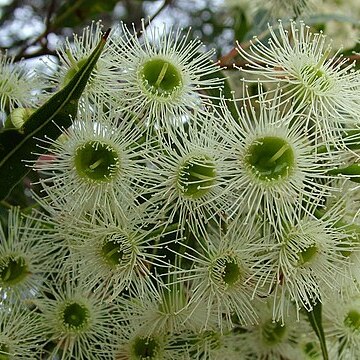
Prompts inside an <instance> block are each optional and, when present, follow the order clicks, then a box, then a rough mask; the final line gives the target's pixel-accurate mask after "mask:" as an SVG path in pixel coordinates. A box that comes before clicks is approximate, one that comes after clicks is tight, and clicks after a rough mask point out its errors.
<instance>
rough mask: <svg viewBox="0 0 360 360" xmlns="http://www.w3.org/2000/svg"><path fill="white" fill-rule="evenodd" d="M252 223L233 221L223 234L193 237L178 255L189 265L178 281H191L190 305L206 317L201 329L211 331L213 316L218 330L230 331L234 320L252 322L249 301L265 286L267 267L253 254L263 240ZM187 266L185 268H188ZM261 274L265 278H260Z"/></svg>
mask: <svg viewBox="0 0 360 360" xmlns="http://www.w3.org/2000/svg"><path fill="white" fill-rule="evenodd" d="M259 230H260V229H259V227H258V226H256V225H255V224H251V225H249V224H244V223H243V222H240V221H238V222H235V223H233V224H231V226H230V227H229V229H227V230H226V231H224V230H223V229H221V227H218V228H216V229H215V228H213V229H212V231H209V232H208V234H207V235H204V236H205V237H204V238H202V236H199V237H198V238H197V242H198V244H196V243H195V241H194V240H192V241H191V244H192V245H190V243H189V244H186V241H187V239H186V238H185V239H184V243H183V244H182V245H183V246H184V248H185V250H186V251H185V250H183V251H182V252H181V253H178V256H180V257H183V258H184V260H185V261H186V263H188V262H189V261H191V262H192V263H193V266H191V267H190V268H189V269H186V270H183V271H181V270H176V272H177V273H180V274H181V273H182V272H183V275H182V276H179V280H188V281H191V282H192V287H191V292H192V295H191V298H190V303H191V302H193V303H195V304H197V305H198V306H204V305H202V304H204V303H205V304H206V305H205V307H206V309H207V318H206V321H205V322H204V324H203V328H204V329H209V328H210V329H211V327H212V325H213V320H212V319H213V317H214V316H215V317H216V323H217V325H218V326H219V328H220V330H221V331H222V330H223V328H231V327H232V326H233V319H234V317H236V318H237V319H238V322H239V323H240V324H248V323H254V322H256V321H257V314H256V312H255V310H254V308H253V306H252V304H251V300H252V299H253V298H254V297H255V296H256V295H257V294H258V288H259V287H260V286H262V285H264V284H265V283H266V273H267V272H268V271H267V265H266V261H263V258H261V264H260V261H258V257H257V253H259V252H262V251H264V249H265V245H263V244H262V242H263V237H262V235H261V234H260V231H259ZM188 266H189V265H188ZM264 275H265V276H264Z"/></svg>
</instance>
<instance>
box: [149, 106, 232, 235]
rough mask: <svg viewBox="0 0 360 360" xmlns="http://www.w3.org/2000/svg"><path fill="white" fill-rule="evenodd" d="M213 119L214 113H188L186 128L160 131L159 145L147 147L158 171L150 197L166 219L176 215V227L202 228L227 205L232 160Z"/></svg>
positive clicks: (214, 219) (171, 218)
mask: <svg viewBox="0 0 360 360" xmlns="http://www.w3.org/2000/svg"><path fill="white" fill-rule="evenodd" d="M216 122H217V118H216V116H215V114H213V113H209V115H207V116H205V117H203V116H201V115H200V114H197V115H195V116H193V117H190V122H189V123H188V124H187V128H186V132H185V131H184V130H183V129H182V130H178V131H177V130H175V129H174V130H173V133H172V135H171V136H166V134H164V135H163V139H162V140H161V141H160V146H159V148H157V147H153V148H151V149H149V152H148V156H149V159H150V160H151V162H152V163H153V164H154V165H155V166H156V168H155V171H156V172H157V173H158V175H159V176H158V179H157V182H158V184H157V185H156V186H154V187H153V188H151V189H150V192H151V195H152V197H151V200H150V201H151V202H152V203H154V204H156V205H157V206H158V207H159V208H160V209H161V213H163V214H165V215H166V217H167V219H168V221H169V223H171V222H172V221H174V219H177V221H178V222H179V228H181V227H182V226H184V225H185V224H186V223H189V224H190V226H192V227H193V228H196V229H198V230H199V231H203V232H205V231H206V226H207V224H208V222H209V221H210V220H213V221H219V219H221V217H222V211H223V210H224V208H227V207H228V203H229V198H228V188H229V180H228V176H229V174H230V173H231V168H230V166H231V164H230V163H228V162H227V161H226V159H227V158H228V157H229V154H228V149H227V148H226V142H225V140H224V138H222V137H221V135H220V133H219V127H218V126H217V125H216V124H215V123H216ZM200 128H201V131H199V129H200Z"/></svg>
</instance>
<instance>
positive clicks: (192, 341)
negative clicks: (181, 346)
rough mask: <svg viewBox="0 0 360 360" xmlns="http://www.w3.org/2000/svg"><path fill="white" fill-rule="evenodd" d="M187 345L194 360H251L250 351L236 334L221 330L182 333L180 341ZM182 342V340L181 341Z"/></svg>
mask: <svg viewBox="0 0 360 360" xmlns="http://www.w3.org/2000/svg"><path fill="white" fill-rule="evenodd" d="M180 339H182V341H184V342H185V343H186V347H187V353H188V358H187V359H194V360H208V359H211V360H249V359H250V358H249V349H248V348H246V347H245V345H246V343H245V342H244V341H242V338H241V336H239V335H238V334H237V333H236V332H227V333H222V332H221V331H219V329H215V330H205V331H199V332H182V333H180V334H179V340H180ZM180 341H181V340H180Z"/></svg>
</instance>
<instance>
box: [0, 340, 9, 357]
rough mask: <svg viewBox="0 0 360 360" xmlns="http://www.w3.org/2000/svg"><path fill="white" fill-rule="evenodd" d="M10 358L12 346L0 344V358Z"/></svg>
mask: <svg viewBox="0 0 360 360" xmlns="http://www.w3.org/2000/svg"><path fill="white" fill-rule="evenodd" d="M10 359H11V357H10V348H9V347H8V346H7V345H6V344H0V360H10Z"/></svg>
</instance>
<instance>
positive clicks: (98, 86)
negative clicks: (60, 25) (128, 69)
mask: <svg viewBox="0 0 360 360" xmlns="http://www.w3.org/2000/svg"><path fill="white" fill-rule="evenodd" d="M102 36H103V25H102V23H101V21H98V22H92V23H91V25H90V26H88V27H86V28H84V30H83V32H82V34H81V35H80V36H78V35H76V34H74V38H73V40H72V41H70V40H69V39H68V38H67V39H66V41H65V42H64V44H62V45H61V46H60V47H59V48H58V49H57V55H58V59H59V61H60V63H56V64H52V60H50V61H48V62H47V63H46V65H47V66H48V67H49V72H50V75H46V79H47V80H48V81H50V83H51V84H52V85H53V86H54V87H55V88H56V89H58V88H63V87H64V86H66V85H67V84H68V83H69V82H70V80H71V79H72V78H73V77H74V75H75V74H76V72H77V71H78V70H79V69H80V68H81V66H82V65H84V64H85V62H86V61H87V59H88V58H89V56H90V55H91V53H92V51H93V50H94V49H95V47H96V46H97V45H98V43H99V42H100V39H101V37H102ZM110 39H111V36H110V38H109V40H108V42H107V44H106V45H105V48H104V50H103V51H102V53H101V55H100V58H99V59H98V61H97V63H96V66H95V68H94V69H93V71H92V73H91V76H90V79H89V81H88V83H87V86H86V87H85V89H84V92H83V94H82V97H81V103H82V102H83V100H84V99H85V98H86V99H87V100H89V101H90V102H94V101H95V102H96V101H97V99H98V98H99V97H100V98H102V99H103V100H105V99H106V101H109V100H110V99H111V97H109V96H108V95H109V93H111V91H112V89H113V86H112V82H114V81H115V80H114V79H116V77H117V74H116V71H115V70H114V69H112V68H111V67H110V66H109V61H107V60H106V59H108V58H109V57H111V53H110V52H109V45H108V44H109V42H111V40H110ZM53 65H54V66H56V67H55V70H54V66H53Z"/></svg>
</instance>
